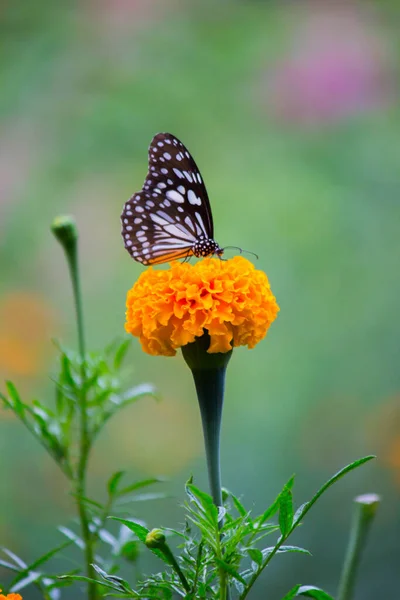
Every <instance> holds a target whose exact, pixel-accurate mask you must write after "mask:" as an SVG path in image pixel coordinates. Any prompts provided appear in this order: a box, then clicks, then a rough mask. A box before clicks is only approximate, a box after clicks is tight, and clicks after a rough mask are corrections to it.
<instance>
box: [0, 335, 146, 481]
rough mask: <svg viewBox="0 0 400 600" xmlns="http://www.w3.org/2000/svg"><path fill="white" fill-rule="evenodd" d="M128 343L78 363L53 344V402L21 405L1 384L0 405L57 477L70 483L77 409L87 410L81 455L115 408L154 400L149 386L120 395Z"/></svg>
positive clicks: (13, 390)
mask: <svg viewBox="0 0 400 600" xmlns="http://www.w3.org/2000/svg"><path fill="white" fill-rule="evenodd" d="M129 343H130V340H124V341H123V342H122V343H118V344H117V343H113V344H111V345H109V346H108V347H107V348H106V349H105V351H104V352H91V353H88V354H87V355H86V357H85V360H84V361H82V359H81V358H80V355H79V353H77V352H75V351H73V350H70V349H66V348H64V347H62V346H61V345H60V344H57V348H58V350H59V353H60V354H59V374H58V375H57V377H55V378H54V379H53V382H54V400H53V403H52V406H51V407H50V406H49V405H48V403H47V402H45V401H40V400H33V401H32V402H24V401H23V400H22V398H21V396H20V394H19V392H18V390H17V388H16V387H15V385H14V384H13V383H12V382H10V381H8V382H6V388H7V393H6V394H3V393H0V400H2V401H3V404H4V406H5V407H6V408H8V409H10V410H12V411H13V412H14V413H15V415H16V416H17V417H18V419H19V420H20V421H21V422H22V423H23V424H24V425H25V427H26V428H27V429H28V430H29V431H30V432H31V433H32V435H34V436H35V437H36V439H37V440H38V441H39V442H40V443H41V444H42V446H44V448H45V449H46V450H47V452H48V453H49V454H50V456H51V457H52V458H53V459H54V460H55V462H56V463H57V465H58V466H59V467H60V469H61V470H62V471H63V473H64V474H65V475H66V476H67V477H68V478H69V479H71V480H73V479H75V477H76V463H77V456H76V455H77V452H78V451H77V445H78V442H77V439H76V435H75V433H76V431H77V430H78V427H77V420H78V413H79V403H80V399H81V398H82V397H84V398H85V404H86V406H87V422H88V431H87V446H88V447H87V449H86V451H87V453H88V452H89V449H90V447H91V446H92V444H93V442H94V440H95V438H96V436H97V435H98V434H99V432H100V431H101V430H102V428H103V427H104V425H105V423H106V422H107V421H108V420H109V419H110V418H111V417H112V416H113V415H114V414H115V413H116V412H117V411H118V410H120V409H121V408H124V407H126V406H128V405H129V404H131V403H133V402H136V401H137V400H139V399H140V398H142V397H143V396H148V395H153V396H154V395H155V389H154V387H153V386H152V385H150V384H142V385H139V386H136V387H133V388H130V389H128V390H124V386H123V377H122V373H121V371H122V362H123V359H124V357H125V355H126V352H127V350H128V347H129Z"/></svg>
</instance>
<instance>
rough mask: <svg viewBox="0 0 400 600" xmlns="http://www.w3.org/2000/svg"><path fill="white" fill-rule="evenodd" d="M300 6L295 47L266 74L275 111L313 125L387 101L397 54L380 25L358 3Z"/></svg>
mask: <svg viewBox="0 0 400 600" xmlns="http://www.w3.org/2000/svg"><path fill="white" fill-rule="evenodd" d="M298 8H299V13H297V17H298V18H297V19H296V22H295V23H289V24H288V25H289V29H288V36H289V39H290V48H288V49H287V50H286V51H285V52H284V55H283V56H281V58H280V59H279V60H278V61H277V62H276V63H275V65H274V66H273V68H272V70H270V72H269V75H268V77H267V82H266V88H267V100H268V102H269V104H270V106H271V107H272V109H273V112H274V113H275V114H276V115H277V116H278V117H280V118H282V119H285V120H289V121H295V122H298V123H305V124H314V123H321V122H332V121H337V120H338V119H341V118H343V117H347V116H349V115H352V114H356V113H359V112H362V111H365V110H368V109H371V108H376V107H378V108H379V107H382V106H384V105H387V104H388V103H389V102H390V99H391V98H392V96H393V90H394V85H393V69H392V54H391V52H390V46H389V44H388V42H387V39H386V38H384V37H383V35H382V34H381V32H380V31H379V27H378V25H377V24H376V23H374V22H373V21H372V20H371V19H370V18H367V14H366V13H364V12H361V10H359V9H358V8H356V5H354V6H351V4H350V5H344V4H343V3H330V2H328V3H326V4H325V3H321V2H319V3H314V2H306V3H302V5H301V6H300V7H298ZM292 9H293V5H292ZM292 17H293V13H291V17H290V18H292Z"/></svg>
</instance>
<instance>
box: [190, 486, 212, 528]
mask: <svg viewBox="0 0 400 600" xmlns="http://www.w3.org/2000/svg"><path fill="white" fill-rule="evenodd" d="M185 487H186V493H187V495H188V496H189V498H190V500H191V501H192V502H194V504H196V506H197V507H198V508H200V510H201V511H203V513H204V515H205V517H206V518H207V520H208V521H209V522H211V523H212V524H214V525H217V524H218V517H219V513H218V508H217V507H216V506H215V504H214V502H213V499H212V498H211V496H210V495H209V494H206V493H205V492H203V491H202V490H200V489H199V488H197V487H196V486H195V485H193V484H192V483H189V484H186V486H185Z"/></svg>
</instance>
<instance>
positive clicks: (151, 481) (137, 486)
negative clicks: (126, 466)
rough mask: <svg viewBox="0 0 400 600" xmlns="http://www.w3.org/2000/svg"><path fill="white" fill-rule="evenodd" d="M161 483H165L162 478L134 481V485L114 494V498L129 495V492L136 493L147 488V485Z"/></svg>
mask: <svg viewBox="0 0 400 600" xmlns="http://www.w3.org/2000/svg"><path fill="white" fill-rule="evenodd" d="M119 472H120V473H123V471H119ZM115 475H117V473H115ZM162 481H165V480H164V479H163V478H162V477H150V478H149V479H142V480H141V481H135V483H132V484H131V485H128V486H127V487H125V488H123V489H122V490H119V491H118V492H117V493H116V496H118V498H120V497H121V496H124V495H125V494H130V493H131V492H136V491H138V490H141V489H143V488H145V487H148V486H149V485H153V484H154V483H161V482H162Z"/></svg>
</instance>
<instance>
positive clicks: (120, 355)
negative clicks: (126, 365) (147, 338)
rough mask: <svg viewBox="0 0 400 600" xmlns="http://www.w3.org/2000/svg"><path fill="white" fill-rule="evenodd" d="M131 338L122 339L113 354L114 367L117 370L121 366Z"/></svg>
mask: <svg viewBox="0 0 400 600" xmlns="http://www.w3.org/2000/svg"><path fill="white" fill-rule="evenodd" d="M131 342H132V340H131V339H130V338H128V339H126V340H123V341H122V342H121V344H120V345H119V346H118V348H117V351H116V352H115V356H114V369H116V370H118V369H120V368H121V365H122V363H123V360H124V358H125V356H126V353H127V352H128V350H129V347H130V345H131Z"/></svg>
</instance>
